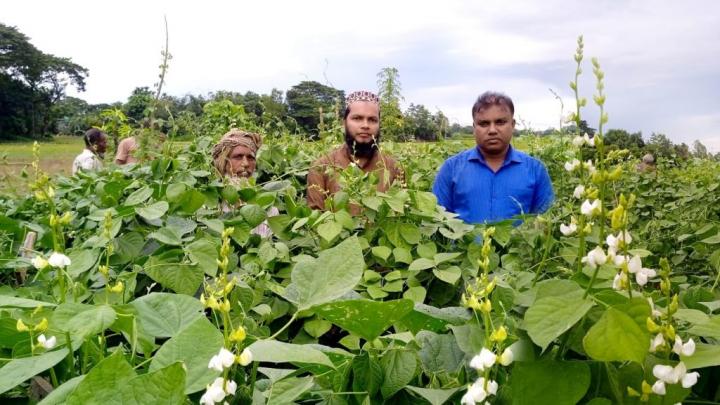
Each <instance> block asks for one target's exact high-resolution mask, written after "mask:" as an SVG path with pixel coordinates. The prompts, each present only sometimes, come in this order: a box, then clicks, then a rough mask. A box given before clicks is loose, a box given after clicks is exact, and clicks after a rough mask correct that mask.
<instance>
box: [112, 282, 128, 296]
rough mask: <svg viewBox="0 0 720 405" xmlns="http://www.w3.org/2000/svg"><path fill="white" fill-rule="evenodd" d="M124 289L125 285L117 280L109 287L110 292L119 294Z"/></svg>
mask: <svg viewBox="0 0 720 405" xmlns="http://www.w3.org/2000/svg"><path fill="white" fill-rule="evenodd" d="M124 289H125V286H124V285H123V282H122V281H118V282H117V283H115V285H114V286H112V287H110V292H112V293H118V294H119V293H121V292H123V290H124Z"/></svg>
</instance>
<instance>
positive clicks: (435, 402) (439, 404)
mask: <svg viewBox="0 0 720 405" xmlns="http://www.w3.org/2000/svg"><path fill="white" fill-rule="evenodd" d="M463 388H464V387H463ZM463 388H450V389H446V390H441V389H430V388H420V387H413V386H412V385H408V386H407V387H405V389H407V390H409V391H411V392H414V393H415V394H418V395H420V396H421V397H423V398H424V399H425V400H426V401H428V402H430V404H431V405H443V404H444V403H446V402H447V401H448V399H450V397H452V396H453V394H455V393H456V392H458V391H459V390H461V389H463Z"/></svg>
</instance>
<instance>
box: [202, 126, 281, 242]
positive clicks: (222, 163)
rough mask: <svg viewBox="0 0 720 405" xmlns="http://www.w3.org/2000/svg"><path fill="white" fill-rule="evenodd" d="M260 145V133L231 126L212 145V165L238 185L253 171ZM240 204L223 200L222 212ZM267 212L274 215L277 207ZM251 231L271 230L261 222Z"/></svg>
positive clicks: (265, 223) (265, 231)
mask: <svg viewBox="0 0 720 405" xmlns="http://www.w3.org/2000/svg"><path fill="white" fill-rule="evenodd" d="M260 146H262V137H261V136H260V134H256V133H253V132H246V131H242V130H240V129H237V128H232V129H231V130H230V131H228V132H227V133H226V134H225V135H223V137H222V138H221V139H220V141H218V143H217V144H215V146H213V149H212V158H213V165H214V166H215V169H216V170H217V172H218V174H219V175H221V176H223V177H225V179H226V180H227V181H228V182H229V183H231V184H234V185H238V184H240V183H241V182H242V181H243V179H247V178H249V177H250V176H252V175H253V174H254V173H255V168H256V154H257V151H258V149H260ZM241 204H242V203H239V205H236V206H232V205H228V204H227V203H225V202H223V204H222V207H221V209H222V211H223V212H231V211H233V210H234V209H236V208H238V207H239V206H240V205H241ZM267 214H268V216H275V215H278V214H279V212H278V210H277V208H275V207H271V208H270V210H269V211H268V213H267ZM253 233H255V234H257V235H260V236H261V237H267V236H270V235H271V234H272V231H271V230H270V227H269V226H268V224H267V222H263V223H262V224H260V225H258V226H257V227H256V228H255V229H254V230H253Z"/></svg>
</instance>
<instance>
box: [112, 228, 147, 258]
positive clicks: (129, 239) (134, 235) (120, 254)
mask: <svg viewBox="0 0 720 405" xmlns="http://www.w3.org/2000/svg"><path fill="white" fill-rule="evenodd" d="M114 243H115V255H116V257H117V260H119V262H120V263H127V262H130V261H132V260H134V259H137V257H138V256H139V255H140V252H141V251H142V248H143V246H144V245H145V238H144V237H143V236H142V235H141V234H140V233H138V232H128V233H126V234H123V235H121V236H120V237H118V238H115V240H114ZM113 259H115V257H113Z"/></svg>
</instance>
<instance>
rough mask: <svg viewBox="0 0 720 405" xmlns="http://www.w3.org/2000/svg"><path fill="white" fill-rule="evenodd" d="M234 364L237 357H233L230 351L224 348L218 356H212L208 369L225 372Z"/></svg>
mask: <svg viewBox="0 0 720 405" xmlns="http://www.w3.org/2000/svg"><path fill="white" fill-rule="evenodd" d="M234 362H235V355H233V354H232V352H231V351H230V350H228V349H226V348H224V347H223V348H221V349H220V352H219V353H218V354H217V355H215V356H212V358H211V359H210V362H209V363H208V368H212V369H214V370H217V371H223V370H224V369H226V368H230V366H232V365H233V363H234Z"/></svg>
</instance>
